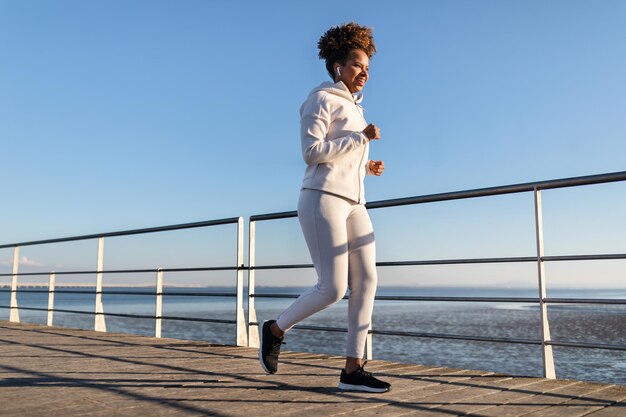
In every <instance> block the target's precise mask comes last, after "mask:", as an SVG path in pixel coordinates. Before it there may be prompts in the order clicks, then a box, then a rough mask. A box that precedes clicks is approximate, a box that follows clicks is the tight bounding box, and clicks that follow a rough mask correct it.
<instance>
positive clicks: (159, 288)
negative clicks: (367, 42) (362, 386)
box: [0, 171, 626, 378]
mask: <svg viewBox="0 0 626 417" xmlns="http://www.w3.org/2000/svg"><path fill="white" fill-rule="evenodd" d="M619 181H626V171H625V172H615V173H609V174H601V175H592V176H584V177H575V178H565V179H559V180H551V181H540V182H532V183H524V184H515V185H508V186H501V187H491V188H481V189H474V190H465V191H458V192H450V193H441V194H431V195H425V196H417V197H407V198H399V199H392V200H383V201H375V202H371V203H368V204H367V208H368V209H379V208H387V207H398V206H405V205H417V204H427V203H434V202H443V201H453V200H461V199H471V198H482V197H489V196H498V195H505V194H514V193H533V197H534V203H535V204H534V218H535V230H534V233H535V240H536V255H535V256H524V257H497V258H465V259H435V260H409V261H390V262H377V264H376V265H377V266H378V267H403V266H426V265H461V264H503V263H535V264H536V265H537V289H538V295H537V297H532V298H527V297H526V298H522V297H434V296H377V297H376V299H377V300H389V301H399V302H403V301H404V302H407V301H418V302H423V301H439V302H441V301H443V302H480V303H491V302H498V303H503V302H504V303H538V305H539V311H540V318H541V339H539V340H535V339H520V338H502V337H485V336H478V335H474V336H471V335H458V334H444V333H420V332H403V331H391V330H385V329H376V328H374V329H370V330H369V332H368V338H367V346H366V352H367V353H366V355H367V357H368V358H371V356H372V336H373V335H381V336H382V335H391V336H406V337H417V338H434V339H451V340H464V341H479V342H495V343H511V344H524V345H536V346H541V348H542V356H543V373H544V376H545V377H547V378H555V377H556V373H555V367H554V359H553V352H552V347H553V346H562V347H576V348H590V349H607V350H618V351H626V345H609V344H598V343H577V342H568V341H557V340H553V339H552V337H551V335H550V326H549V321H548V310H547V306H548V304H607V305H626V299H581V298H548V297H547V294H546V278H545V263H546V262H560V261H591V260H616V259H626V254H620V253H614V254H594V255H565V256H546V255H545V254H544V243H543V216H542V204H541V192H542V190H549V189H557V188H566V187H577V186H583V185H594V184H602V183H610V182H619ZM293 217H297V212H295V211H289V212H281V213H270V214H263V215H255V216H251V217H250V219H249V237H248V265H245V264H244V262H243V244H244V234H243V218H242V217H233V218H230V219H222V220H212V221H206V222H197V223H187V224H180V225H172V226H163V227H155V228H149V229H136V230H127V231H122V232H112V233H104V234H95V235H85V236H76V237H70V238H62V239H50V240H40V241H34V242H24V243H15V244H9V245H0V249H6V248H12V249H13V273H11V274H0V277H3V276H10V277H12V281H11V289H10V292H11V304H10V306H3V305H0V308H8V309H10V321H13V322H19V309H20V307H18V300H17V292H18V277H19V276H35V275H48V274H49V286H48V290H41V291H39V292H47V293H49V304H48V308H47V309H43V308H25V307H21V309H24V310H39V311H47V312H48V325H52V322H53V313H54V312H55V311H56V312H64V313H78V314H93V315H94V316H95V323H94V328H95V330H97V331H106V325H105V316H117V317H131V318H140V319H154V320H155V335H156V336H157V337H160V336H161V323H162V320H163V319H166V320H187V321H198V322H210V323H229V324H236V331H235V343H236V345H239V346H245V345H247V346H251V347H258V344H259V331H258V326H259V322H258V320H257V314H256V308H255V299H257V298H296V297H297V295H292V294H275V293H257V292H256V290H255V287H256V282H255V281H256V274H255V272H256V271H257V270H281V269H307V268H313V265H312V264H283V265H256V223H257V222H261V221H271V220H279V219H288V218H293ZM226 224H237V260H236V263H235V264H234V265H229V266H224V267H206V268H170V269H165V268H163V269H161V268H156V269H127V270H104V269H103V259H104V238H106V237H113V236H128V235H134V234H143V233H154V232H165V231H171V230H180V229H189V228H196V227H209V226H217V225H226ZM87 239H98V263H97V268H96V270H94V271H63V272H56V273H55V272H50V273H40V272H37V273H19V271H18V266H19V249H20V247H23V246H29V245H42V244H49V243H59V242H69V241H77V240H87ZM189 271H236V292H233V293H216V292H195V293H184V292H167V293H164V292H163V273H164V272H189ZM243 271H247V272H248V294H247V298H248V318H247V323H246V319H245V318H244V309H243V297H244V294H243ZM121 273H155V274H156V292H155V293H152V292H136V291H134V292H126V291H107V293H110V294H118V295H131V294H132V295H145V296H156V311H155V315H154V316H152V315H137V314H116V313H106V312H105V311H104V307H103V304H102V293H103V289H102V282H103V275H106V274H121ZM61 274H64V275H71V274H75V275H78V274H95V275H96V291H95V292H85V291H75V290H55V276H56V275H61ZM0 291H3V290H1V289H0ZM4 291H6V290H4ZM31 292H35V291H32V290H31ZM55 293H88V294H94V295H95V300H96V307H95V312H88V311H74V310H62V309H55V308H54V294H55ZM163 295H176V296H203V297H215V296H219V297H235V298H236V311H235V315H236V319H235V320H220V319H203V318H193V317H171V316H163V315H162V297H163ZM344 298H348V297H344ZM294 328H295V329H303V330H318V331H330V332H346V331H347V329H345V328H339V327H329V326H304V325H300V326H295V327H294ZM246 331H247V332H246Z"/></svg>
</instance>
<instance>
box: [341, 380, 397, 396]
mask: <svg viewBox="0 0 626 417" xmlns="http://www.w3.org/2000/svg"><path fill="white" fill-rule="evenodd" d="M337 388H339V389H340V390H342V391H362V392H374V393H378V394H380V393H383V392H387V391H389V390H390V389H391V388H372V387H368V386H367V385H352V384H346V383H344V382H340V383H339V385H337Z"/></svg>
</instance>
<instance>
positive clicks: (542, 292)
mask: <svg viewBox="0 0 626 417" xmlns="http://www.w3.org/2000/svg"><path fill="white" fill-rule="evenodd" d="M535 229H536V236H537V274H538V278H539V280H538V281H539V282H538V284H539V311H540V316H541V340H542V346H541V348H542V350H541V353H542V356H543V376H544V378H551V379H554V378H556V370H555V368H554V356H553V354H552V345H550V344H549V342H551V341H552V338H551V337H550V323H549V322H548V306H547V304H546V302H545V300H546V298H547V291H546V271H545V265H544V262H543V256H544V246H543V215H542V208H541V190H540V189H539V188H538V187H535Z"/></svg>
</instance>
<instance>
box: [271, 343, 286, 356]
mask: <svg viewBox="0 0 626 417" xmlns="http://www.w3.org/2000/svg"><path fill="white" fill-rule="evenodd" d="M284 344H286V343H285V342H283V341H282V340H281V341H279V342H275V343H272V348H271V349H270V352H271V354H272V355H278V354H279V353H280V345H284Z"/></svg>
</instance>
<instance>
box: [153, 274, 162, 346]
mask: <svg viewBox="0 0 626 417" xmlns="http://www.w3.org/2000/svg"><path fill="white" fill-rule="evenodd" d="M162 317H163V270H162V269H161V268H159V269H158V270H157V277H156V311H155V313H154V319H155V326H154V337H161V324H162V321H163V318H162Z"/></svg>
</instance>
